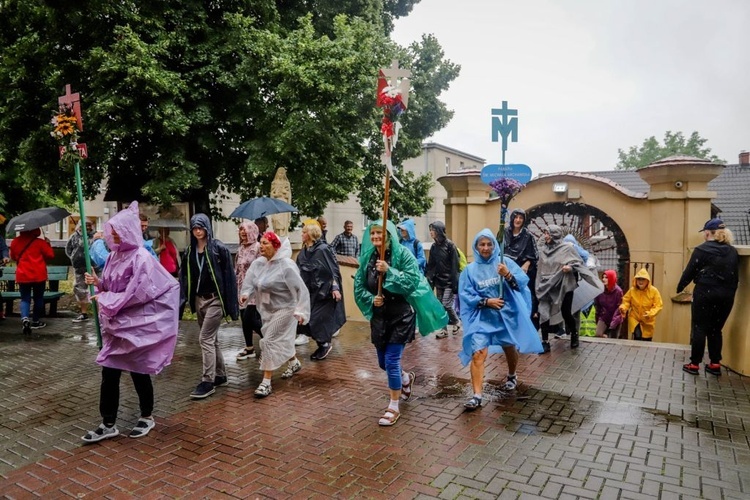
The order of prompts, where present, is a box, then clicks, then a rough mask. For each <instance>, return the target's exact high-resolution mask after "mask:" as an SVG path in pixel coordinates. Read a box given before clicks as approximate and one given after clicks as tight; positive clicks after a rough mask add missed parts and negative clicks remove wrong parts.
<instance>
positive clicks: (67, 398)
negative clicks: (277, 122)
mask: <svg viewBox="0 0 750 500" xmlns="http://www.w3.org/2000/svg"><path fill="white" fill-rule="evenodd" d="M18 323H19V321H18V318H9V319H6V320H5V321H0V374H1V376H0V389H1V390H2V393H1V395H0V496H2V497H3V498H35V497H44V498H67V497H79V498H80V497H95V498H172V497H178V498H183V497H184V498H330V497H335V498H375V499H378V498H503V499H504V498H540V497H541V498H602V499H616V498H623V499H624V498H656V497H661V498H711V499H720V498H726V499H729V498H738V499H739V498H748V497H750V445H749V443H748V435H749V434H750V379H748V378H742V377H740V376H738V375H736V374H733V373H730V374H728V373H726V372H725V374H724V375H723V376H722V377H721V378H720V379H718V380H717V379H716V378H714V377H706V376H704V375H700V376H698V377H693V376H690V375H687V374H684V373H682V372H681V371H680V366H681V365H682V363H684V362H685V361H686V359H687V354H688V353H687V351H686V349H685V348H684V347H679V346H660V345H657V344H636V343H633V342H628V341H610V340H599V339H594V340H588V341H587V340H584V341H583V342H582V344H581V348H580V349H578V351H570V349H568V348H567V347H566V346H565V342H564V341H558V342H557V343H556V344H554V345H553V351H552V354H551V355H547V356H522V358H521V363H520V367H519V378H520V380H521V382H522V385H521V388H520V391H519V392H518V394H517V395H511V394H504V393H502V391H500V390H499V389H498V386H499V382H501V381H502V378H503V376H504V374H505V368H504V363H503V360H502V357H501V356H496V357H493V358H491V361H490V369H489V370H488V371H487V380H488V385H487V390H486V394H488V395H489V396H490V397H489V398H488V399H490V401H489V402H486V403H485V406H484V407H483V408H482V409H481V410H478V411H477V412H475V413H471V414H466V413H463V411H462V410H463V407H462V404H463V402H464V400H465V398H466V397H467V396H468V395H469V386H468V369H464V368H462V367H461V366H460V364H459V362H458V359H457V357H456V352H457V350H458V349H459V347H460V338H459V337H453V338H449V339H445V340H440V341H438V340H435V339H434V337H427V338H421V339H418V341H417V342H416V343H414V344H413V345H411V346H410V347H409V348H407V350H406V354H405V365H406V366H407V367H414V370H415V371H416V373H417V380H416V385H415V389H414V391H415V392H414V394H415V396H416V397H415V398H414V399H413V400H412V401H411V402H409V403H405V404H402V417H401V419H400V421H399V422H398V423H397V424H396V425H395V426H394V427H392V428H381V427H379V426H378V425H377V420H378V418H379V417H380V415H381V414H382V412H383V410H384V409H385V407H386V406H387V397H386V382H385V376H384V375H383V374H382V373H381V372H380V370H379V369H378V368H377V364H376V360H375V355H374V350H373V348H372V346H371V344H370V343H369V334H368V329H367V325H366V324H363V323H349V324H347V325H346V327H345V328H344V330H343V332H342V334H341V336H340V337H339V338H338V339H336V340H335V341H334V349H333V351H332V352H331V355H330V356H329V358H328V359H327V360H325V361H324V362H320V363H314V362H312V361H310V360H309V358H308V356H309V354H310V353H311V352H312V349H313V345H314V344H312V343H311V344H310V345H309V346H302V347H300V348H299V349H298V352H299V354H300V355H301V359H302V362H303V369H302V370H301V371H300V372H299V373H298V374H297V375H295V376H294V377H293V378H292V379H290V380H289V381H284V380H282V379H280V377H279V374H278V373H277V374H276V375H275V377H274V381H273V384H274V385H273V388H274V393H273V394H272V395H271V396H270V397H268V398H266V399H263V400H257V399H255V398H253V396H252V391H253V389H254V388H255V387H256V386H257V384H258V383H259V382H260V379H261V377H260V373H259V372H258V371H257V361H255V360H246V361H239V362H238V361H235V359H234V354H235V353H236V352H237V351H238V350H239V349H240V348H241V347H242V344H243V341H242V335H241V333H240V330H239V328H238V326H237V324H231V325H227V326H225V327H223V328H222V330H221V334H220V337H221V346H222V349H223V351H224V354H225V357H226V359H227V362H228V369H229V381H230V385H229V386H228V387H223V388H218V389H217V393H216V394H215V395H214V396H212V397H210V398H208V399H206V400H203V401H191V400H190V399H189V398H188V394H189V393H190V391H191V390H192V389H193V387H194V386H195V385H196V384H197V382H198V381H199V379H200V373H201V360H200V348H199V347H198V345H197V328H196V325H195V322H183V323H182V324H181V333H180V341H179V343H178V346H177V349H176V353H175V358H174V361H173V363H172V365H171V366H169V367H167V368H166V369H165V370H164V372H163V373H162V374H160V375H158V376H157V377H155V383H154V385H155V393H156V409H155V416H156V421H157V427H156V429H154V431H152V433H151V434H149V435H148V436H147V437H145V438H143V439H129V438H127V437H125V436H120V437H117V438H115V439H112V440H106V441H103V442H101V443H99V444H94V445H87V446H84V445H82V444H81V441H80V436H82V435H83V434H84V433H85V431H87V430H89V429H93V428H94V427H95V426H96V425H97V424H98V422H99V416H98V386H99V380H100V372H99V367H98V366H97V365H96V364H95V363H94V358H95V356H96V347H95V345H94V343H93V340H92V329H91V325H88V324H84V325H80V324H79V325H75V324H72V323H71V322H70V318H53V319H51V320H49V323H50V325H49V326H48V327H47V328H46V329H44V330H39V331H38V332H37V333H39V337H38V338H34V339H28V340H27V339H24V338H23V336H22V335H21V334H20V327H19V325H18ZM121 387H122V393H121V408H120V419H119V421H118V426H119V427H120V429H121V431H122V430H124V431H126V432H127V431H128V430H129V428H130V427H131V426H132V425H134V424H135V422H136V420H137V417H138V404H137V397H136V395H135V393H134V391H133V389H132V383H131V382H130V379H129V377H127V376H126V377H123V379H122V384H121Z"/></svg>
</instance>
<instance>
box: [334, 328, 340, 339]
mask: <svg viewBox="0 0 750 500" xmlns="http://www.w3.org/2000/svg"><path fill="white" fill-rule="evenodd" d="M339 333H341V328H339V329H338V330H336V331H335V332H333V336H334V337H338V336H339Z"/></svg>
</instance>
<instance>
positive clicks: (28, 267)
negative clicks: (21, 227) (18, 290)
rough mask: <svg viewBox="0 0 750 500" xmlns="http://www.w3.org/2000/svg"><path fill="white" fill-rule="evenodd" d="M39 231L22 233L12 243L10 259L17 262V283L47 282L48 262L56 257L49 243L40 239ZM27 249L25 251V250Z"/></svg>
mask: <svg viewBox="0 0 750 500" xmlns="http://www.w3.org/2000/svg"><path fill="white" fill-rule="evenodd" d="M40 234H41V231H40V230H39V229H34V230H31V231H22V232H21V234H20V235H18V236H17V237H15V238H13V241H11V242H10V258H11V259H13V260H14V261H16V266H17V268H16V283H40V282H44V281H47V262H46V261H48V260H51V259H52V258H54V256H55V252H54V250H52V246H51V245H50V244H49V242H47V241H45V240H42V239H39V238H38V236H39V235H40ZM24 249H25V250H24Z"/></svg>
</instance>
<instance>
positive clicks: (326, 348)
mask: <svg viewBox="0 0 750 500" xmlns="http://www.w3.org/2000/svg"><path fill="white" fill-rule="evenodd" d="M331 349H333V346H332V345H331V343H330V342H326V343H325V344H320V345H319V346H318V349H317V350H316V351H315V352H314V353H312V354H311V355H310V359H312V360H313V361H322V360H324V359H326V356H328V353H330V352H331Z"/></svg>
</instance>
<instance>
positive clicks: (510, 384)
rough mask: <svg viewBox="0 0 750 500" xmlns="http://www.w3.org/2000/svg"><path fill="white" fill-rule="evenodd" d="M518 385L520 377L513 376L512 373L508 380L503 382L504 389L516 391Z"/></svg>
mask: <svg viewBox="0 0 750 500" xmlns="http://www.w3.org/2000/svg"><path fill="white" fill-rule="evenodd" d="M516 387H518V377H516V376H515V375H513V376H512V377H511V376H510V375H508V380H506V381H505V383H504V384H503V390H505V391H515V390H516Z"/></svg>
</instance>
